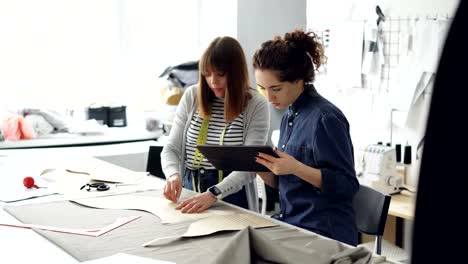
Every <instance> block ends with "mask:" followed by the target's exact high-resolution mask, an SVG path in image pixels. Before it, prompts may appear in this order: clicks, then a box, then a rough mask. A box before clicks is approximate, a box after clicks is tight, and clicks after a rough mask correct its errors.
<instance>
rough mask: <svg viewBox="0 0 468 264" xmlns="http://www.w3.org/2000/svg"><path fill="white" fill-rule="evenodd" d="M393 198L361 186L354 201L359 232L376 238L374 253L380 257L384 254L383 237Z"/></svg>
mask: <svg viewBox="0 0 468 264" xmlns="http://www.w3.org/2000/svg"><path fill="white" fill-rule="evenodd" d="M391 198H392V197H391V196H390V195H387V194H383V193H381V192H379V191H376V190H374V189H372V188H369V187H367V186H364V185H361V186H360V187H359V191H358V192H357V194H356V195H355V196H354V200H353V207H354V211H355V213H356V222H357V226H358V229H359V232H361V233H365V234H368V235H374V236H375V244H374V253H375V254H378V255H381V253H382V236H383V233H384V229H385V222H386V221H387V215H388V208H389V206H390V200H391Z"/></svg>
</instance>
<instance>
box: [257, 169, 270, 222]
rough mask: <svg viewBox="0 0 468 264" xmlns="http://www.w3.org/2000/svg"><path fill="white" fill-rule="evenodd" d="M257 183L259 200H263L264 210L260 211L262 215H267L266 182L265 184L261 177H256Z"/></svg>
mask: <svg viewBox="0 0 468 264" xmlns="http://www.w3.org/2000/svg"><path fill="white" fill-rule="evenodd" d="M255 178H256V181H257V192H258V198H259V199H261V200H262V208H261V209H260V213H261V214H262V215H265V214H266V209H267V193H266V187H265V182H263V180H262V178H260V176H258V175H257V176H255Z"/></svg>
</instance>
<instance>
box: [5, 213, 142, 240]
mask: <svg viewBox="0 0 468 264" xmlns="http://www.w3.org/2000/svg"><path fill="white" fill-rule="evenodd" d="M138 218H140V216H127V217H120V218H117V220H115V222H114V223H112V224H110V225H107V226H104V227H100V228H93V229H74V228H62V227H54V226H45V225H34V224H21V223H20V224H2V223H0V226H7V227H17V228H27V229H32V228H35V229H41V230H48V231H54V232H59V233H66V234H75V235H83V236H92V237H98V236H101V235H103V234H105V233H107V232H110V231H112V230H114V229H116V228H118V227H121V226H123V225H125V224H127V223H130V222H132V221H133V220H136V219H138Z"/></svg>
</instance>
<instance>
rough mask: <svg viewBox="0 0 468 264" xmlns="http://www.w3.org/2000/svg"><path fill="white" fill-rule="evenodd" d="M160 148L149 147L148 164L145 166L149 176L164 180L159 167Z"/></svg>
mask: <svg viewBox="0 0 468 264" xmlns="http://www.w3.org/2000/svg"><path fill="white" fill-rule="evenodd" d="M162 149H163V147H162V146H150V147H149V151H148V163H147V164H146V171H147V172H149V173H150V174H151V175H153V176H156V177H158V178H161V179H164V180H165V179H166V178H165V177H164V173H163V171H162V166H161V151H162Z"/></svg>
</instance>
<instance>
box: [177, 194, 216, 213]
mask: <svg viewBox="0 0 468 264" xmlns="http://www.w3.org/2000/svg"><path fill="white" fill-rule="evenodd" d="M217 200H218V199H216V198H215V197H213V195H212V194H211V193H209V192H204V193H201V194H197V195H195V196H193V197H190V198H188V199H185V200H183V201H182V202H181V203H180V204H179V205H178V206H177V207H176V209H177V210H180V211H181V212H182V213H188V214H193V213H201V212H203V211H205V210H206V209H208V208H210V207H211V206H212V205H213V204H214V203H216V201H217Z"/></svg>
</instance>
